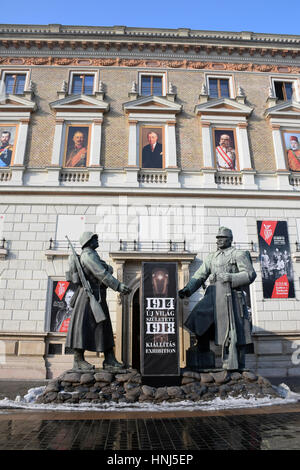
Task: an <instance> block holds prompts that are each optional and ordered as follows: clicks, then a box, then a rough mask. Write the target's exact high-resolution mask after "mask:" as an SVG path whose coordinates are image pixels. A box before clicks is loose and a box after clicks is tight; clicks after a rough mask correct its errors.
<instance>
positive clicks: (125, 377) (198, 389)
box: [36, 369, 279, 404]
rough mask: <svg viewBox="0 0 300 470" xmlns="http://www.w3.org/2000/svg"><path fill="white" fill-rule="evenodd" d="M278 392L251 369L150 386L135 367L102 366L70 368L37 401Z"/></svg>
mask: <svg viewBox="0 0 300 470" xmlns="http://www.w3.org/2000/svg"><path fill="white" fill-rule="evenodd" d="M266 396H268V397H270V396H271V397H276V398H278V397H279V395H278V393H277V392H276V391H275V390H274V388H273V387H272V385H271V383H270V381H269V380H268V379H266V378H264V377H261V376H256V375H255V374H254V373H252V372H250V371H244V372H228V371H225V370H222V371H211V372H205V373H199V372H192V371H185V372H183V373H182V376H181V386H171V387H167V386H164V387H157V388H156V387H150V386H149V385H143V384H142V377H141V374H140V373H139V372H138V371H136V370H132V369H129V370H128V369H127V370H126V369H125V370H122V371H118V372H115V373H112V372H107V371H105V370H102V369H99V370H94V371H91V372H82V371H66V372H64V373H63V374H62V375H60V376H59V377H57V378H56V379H54V380H52V381H51V382H49V384H48V385H47V387H46V389H45V390H44V392H43V394H42V395H40V396H39V397H38V398H37V400H36V403H60V404H61V403H66V404H67V403H99V404H100V403H105V402H110V401H112V402H117V403H135V402H140V403H143V402H147V403H156V404H157V403H162V402H164V401H167V402H178V401H182V400H189V401H195V402H198V401H208V400H213V399H214V398H216V397H220V398H222V399H225V398H227V397H244V398H252V397H256V398H263V397H266Z"/></svg>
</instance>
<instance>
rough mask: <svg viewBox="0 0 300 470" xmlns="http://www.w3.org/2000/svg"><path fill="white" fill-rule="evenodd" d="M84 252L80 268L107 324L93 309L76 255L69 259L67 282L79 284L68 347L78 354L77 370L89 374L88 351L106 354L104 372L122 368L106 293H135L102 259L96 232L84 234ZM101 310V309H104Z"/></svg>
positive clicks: (68, 335) (81, 256) (67, 341)
mask: <svg viewBox="0 0 300 470" xmlns="http://www.w3.org/2000/svg"><path fill="white" fill-rule="evenodd" d="M79 241H80V244H81V247H82V252H81V255H80V264H81V267H82V270H83V273H84V276H85V278H86V280H87V281H88V282H89V284H90V287H91V291H92V294H93V295H94V297H95V300H96V301H99V300H100V307H102V311H103V313H104V315H103V317H104V316H105V319H104V320H103V321H100V322H97V321H96V320H95V316H94V314H93V311H92V308H91V299H90V298H89V297H88V295H87V293H86V291H85V289H84V287H83V285H82V282H81V281H80V277H79V276H78V272H77V271H78V270H77V268H76V263H75V259H74V255H71V256H70V258H69V271H68V272H67V273H66V279H67V280H68V281H72V282H74V283H77V284H78V288H77V290H76V292H75V294H74V296H73V299H72V305H71V306H73V307H74V308H73V313H72V317H71V321H70V325H69V329H68V334H67V340H66V346H67V347H69V348H71V349H73V351H74V364H73V369H77V370H89V369H93V367H94V366H93V365H91V364H89V363H88V362H87V361H85V359H84V351H85V350H88V351H97V352H104V361H103V368H105V369H109V368H111V367H113V368H117V369H118V368H122V367H123V364H122V363H120V362H118V361H117V360H116V358H115V354H114V349H113V348H114V338H113V331H112V325H111V320H110V316H109V310H108V306H107V303H106V290H107V288H108V287H110V288H111V289H113V290H115V291H118V292H120V293H121V294H125V295H127V294H129V293H130V292H131V289H130V288H129V287H127V286H126V285H125V284H123V283H121V282H119V281H118V279H116V278H115V277H114V276H113V275H112V273H113V268H112V267H111V266H109V265H107V264H106V263H105V261H103V260H102V259H100V257H99V255H98V253H97V252H96V249H97V248H98V246H99V244H98V235H97V234H95V233H93V232H84V233H83V234H82V235H81V237H80V240H79ZM100 310H101V309H100Z"/></svg>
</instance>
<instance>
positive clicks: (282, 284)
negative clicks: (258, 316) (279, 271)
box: [272, 274, 290, 299]
mask: <svg viewBox="0 0 300 470" xmlns="http://www.w3.org/2000/svg"><path fill="white" fill-rule="evenodd" d="M289 288H290V283H289V280H288V278H287V275H286V274H284V276H281V277H279V278H278V279H276V281H275V284H274V288H273V292H272V299H287V298H288V296H289Z"/></svg>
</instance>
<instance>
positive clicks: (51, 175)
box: [47, 119, 64, 186]
mask: <svg viewBox="0 0 300 470" xmlns="http://www.w3.org/2000/svg"><path fill="white" fill-rule="evenodd" d="M63 130H64V120H63V119H56V122H55V133H54V141H53V151H52V158H51V166H50V167H48V169H47V170H48V179H47V185H48V186H58V185H59V173H60V168H61V166H62V161H61V153H62V146H63Z"/></svg>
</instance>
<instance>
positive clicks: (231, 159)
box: [214, 129, 238, 171]
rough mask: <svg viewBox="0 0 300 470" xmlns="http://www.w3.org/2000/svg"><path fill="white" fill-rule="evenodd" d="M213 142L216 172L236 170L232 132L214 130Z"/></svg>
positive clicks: (230, 130) (233, 135) (234, 144)
mask: <svg viewBox="0 0 300 470" xmlns="http://www.w3.org/2000/svg"><path fill="white" fill-rule="evenodd" d="M214 142H215V155H216V166H217V168H218V170H221V171H223V170H237V169H238V168H237V166H238V165H237V154H236V143H235V133H234V131H233V130H232V129H222V130H221V129H214Z"/></svg>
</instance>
